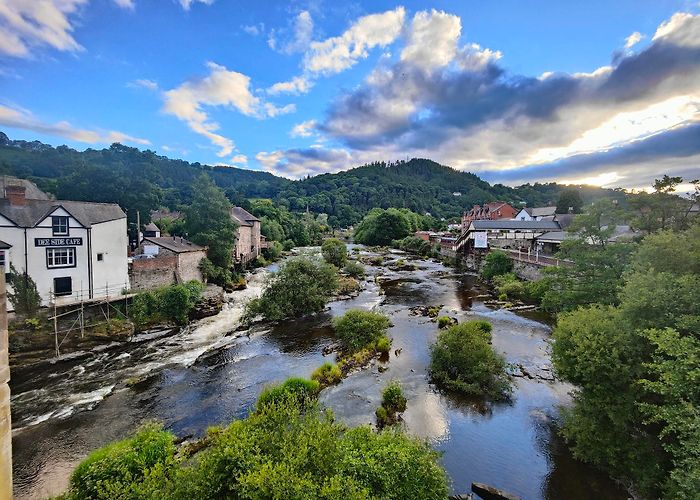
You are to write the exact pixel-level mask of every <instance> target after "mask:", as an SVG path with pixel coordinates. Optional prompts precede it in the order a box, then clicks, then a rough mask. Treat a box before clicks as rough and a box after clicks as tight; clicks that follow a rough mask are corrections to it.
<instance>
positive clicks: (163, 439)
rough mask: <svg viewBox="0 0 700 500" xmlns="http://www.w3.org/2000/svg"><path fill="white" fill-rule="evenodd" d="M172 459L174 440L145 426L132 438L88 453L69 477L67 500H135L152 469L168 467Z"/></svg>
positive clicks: (157, 426) (172, 461)
mask: <svg viewBox="0 0 700 500" xmlns="http://www.w3.org/2000/svg"><path fill="white" fill-rule="evenodd" d="M174 455H175V445H174V436H173V435H172V434H171V433H169V432H166V431H164V430H163V428H162V426H160V425H158V424H147V425H145V426H143V427H142V428H141V429H140V430H139V431H138V432H137V433H136V435H135V436H133V437H131V438H128V439H124V440H123V441H117V442H116V443H112V444H110V445H108V446H105V447H104V448H100V449H99V450H97V451H94V452H92V453H90V455H88V457H87V458H86V459H85V460H83V461H82V462H81V463H80V465H78V467H76V469H75V470H74V471H73V474H72V475H71V478H70V492H69V495H68V498H75V499H82V498H95V499H110V498H137V497H138V496H137V495H136V494H135V493H136V491H137V490H138V489H139V485H140V484H141V483H142V482H143V481H144V480H148V479H149V476H150V475H151V474H153V473H154V472H155V469H157V468H159V467H162V466H164V465H168V466H171V465H172V464H173V463H174V460H173V457H174Z"/></svg>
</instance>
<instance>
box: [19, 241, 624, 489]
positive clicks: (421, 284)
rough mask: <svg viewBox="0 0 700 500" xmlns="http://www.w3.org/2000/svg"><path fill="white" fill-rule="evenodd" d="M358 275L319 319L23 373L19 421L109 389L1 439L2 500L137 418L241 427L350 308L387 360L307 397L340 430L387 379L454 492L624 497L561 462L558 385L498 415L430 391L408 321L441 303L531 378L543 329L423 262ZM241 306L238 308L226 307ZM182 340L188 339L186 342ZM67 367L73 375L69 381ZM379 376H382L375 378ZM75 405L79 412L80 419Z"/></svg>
mask: <svg viewBox="0 0 700 500" xmlns="http://www.w3.org/2000/svg"><path fill="white" fill-rule="evenodd" d="M363 253H366V252H363ZM367 269H368V270H370V271H371V272H372V273H374V272H375V271H377V272H380V273H384V277H383V279H386V280H387V281H385V282H384V283H383V284H382V285H381V286H378V285H377V284H375V282H374V279H373V277H371V278H370V279H369V280H368V281H367V282H366V289H365V290H364V291H363V292H362V293H361V294H360V295H359V296H358V297H356V298H354V299H352V300H348V301H341V302H334V303H331V304H330V307H329V309H328V310H327V311H326V312H324V313H322V314H318V315H315V316H310V317H306V318H302V319H299V320H294V321H286V322H281V323H279V324H275V325H270V326H258V327H256V328H253V329H252V330H251V331H249V332H246V333H247V334H244V335H242V336H239V337H233V336H227V335H226V334H227V333H229V332H231V331H232V330H233V329H235V327H236V324H237V321H238V319H237V318H238V317H240V316H236V314H232V313H230V311H228V312H224V313H223V314H222V315H219V316H217V317H215V318H210V319H209V320H205V323H203V324H199V325H196V326H195V327H194V329H192V330H191V331H190V332H178V333H176V334H175V335H174V336H164V337H162V338H154V339H151V340H144V341H143V342H142V343H141V344H139V345H138V346H134V348H132V349H130V350H129V349H127V350H126V351H124V350H122V351H116V350H114V351H112V350H107V351H105V353H106V355H105V359H104V360H103V361H102V362H101V364H95V365H92V366H87V364H86V363H82V362H81V363H76V364H73V365H70V364H62V365H60V366H59V365H57V366H55V367H50V368H44V369H36V370H35V371H29V372H28V373H25V374H24V375H23V376H22V377H20V378H21V380H20V381H18V383H17V385H16V386H15V396H14V399H13V404H14V403H16V406H15V407H13V414H16V415H17V417H15V419H16V421H19V422H26V421H29V420H30V419H31V418H32V417H35V416H36V415H37V414H39V415H41V414H42V412H44V414H45V413H47V412H46V410H49V409H51V408H46V407H44V406H42V405H41V404H40V403H38V399H37V396H36V394H38V393H39V392H40V391H41V390H42V388H43V390H46V387H47V386H48V387H49V388H50V389H53V388H55V387H60V391H62V394H63V395H62V396H61V397H58V396H57V399H56V401H60V402H61V404H62V405H64V406H66V404H67V403H66V401H67V400H69V399H70V398H73V400H80V399H86V398H87V397H88V396H87V395H90V394H91V392H92V391H97V390H99V389H102V388H104V387H110V389H109V391H108V392H109V394H110V395H109V396H108V397H106V398H105V399H104V400H101V397H103V396H100V397H99V398H97V397H95V400H94V401H93V402H91V403H89V404H88V405H82V406H75V405H73V406H74V408H73V409H72V410H71V412H69V413H66V414H65V415H60V414H52V415H49V416H48V417H46V419H45V420H44V421H42V422H40V423H36V424H35V425H32V426H31V427H28V428H26V429H24V430H18V431H16V432H15V436H14V442H13V453H14V459H15V462H14V467H15V469H14V472H15V480H16V484H15V495H16V497H17V498H42V497H46V496H48V495H51V494H56V493H58V492H60V491H61V490H62V489H64V488H65V486H66V485H67V477H68V475H69V473H70V471H71V470H72V468H73V467H74V466H75V464H76V463H77V462H79V461H80V460H81V459H82V458H83V457H84V456H85V455H86V454H87V453H88V452H89V451H90V450H92V449H94V448H97V447H99V446H102V445H104V444H105V443H108V442H110V441H113V440H115V439H119V438H122V437H124V436H126V435H128V434H129V433H130V432H132V431H133V429H134V428H136V427H137V426H138V425H139V424H140V423H141V422H143V421H145V420H149V419H158V420H161V421H163V422H164V423H165V425H166V426H167V427H168V428H169V429H171V430H172V431H173V432H175V433H176V434H178V435H180V436H184V435H195V436H196V435H201V434H202V433H203V432H204V431H205V430H206V428H207V427H209V426H211V425H217V424H225V423H227V422H229V421H231V420H232V419H235V418H242V417H244V416H245V415H247V413H248V412H249V411H250V408H251V406H252V405H253V404H254V402H255V399H256V398H257V395H258V394H259V393H260V391H261V390H262V388H263V387H264V386H265V385H266V384H270V383H274V382H278V381H281V380H283V379H285V378H287V377H289V376H309V375H310V373H311V372H312V371H313V370H314V368H316V367H317V366H319V365H320V364H321V363H323V362H324V361H326V360H333V359H334V357H335V355H334V354H329V355H327V356H324V355H323V352H324V348H326V347H328V346H331V345H333V344H334V343H335V339H334V338H333V336H332V329H331V326H330V324H331V320H332V318H333V317H335V316H338V315H342V314H343V313H344V312H345V311H347V310H348V309H349V308H356V307H357V308H363V309H379V310H381V311H383V312H385V313H386V314H389V315H390V316H391V321H392V324H393V326H392V328H391V329H390V331H389V335H390V336H391V337H392V339H393V345H392V352H391V353H390V356H389V359H388V361H387V362H385V363H381V362H377V363H375V364H374V365H372V366H370V367H369V368H367V369H365V370H362V371H358V372H356V373H353V374H351V375H350V376H349V377H348V378H347V379H345V380H344V381H343V382H342V383H341V384H339V385H337V386H334V387H331V388H328V389H326V390H325V391H324V392H323V393H322V395H321V401H322V402H323V403H324V404H325V405H327V406H329V407H331V408H333V410H334V411H335V414H336V416H337V417H338V418H339V419H340V420H342V421H343V422H346V423H347V424H349V425H363V424H373V423H374V410H375V409H376V407H377V406H379V404H380V399H381V391H382V389H383V387H384V386H385V385H386V384H387V382H388V381H389V380H391V379H398V380H400V381H401V383H402V385H403V387H404V391H405V393H406V395H407V398H408V409H407V411H406V412H405V414H404V424H403V425H404V426H405V428H406V430H407V431H408V432H410V433H412V434H414V435H416V436H420V437H422V438H424V439H427V440H428V441H429V442H430V443H431V444H432V445H433V446H434V447H435V448H436V449H438V450H440V451H441V452H442V453H443V456H442V461H443V464H444V465H445V467H446V469H447V471H448V473H449V475H450V477H451V479H452V484H453V489H454V491H455V492H466V491H468V490H469V489H470V485H471V482H472V481H479V482H485V483H489V484H493V485H494V486H497V487H500V488H503V489H505V490H507V491H510V492H513V493H516V494H519V495H521V497H522V498H524V499H539V498H542V499H545V498H546V499H559V498H573V499H583V498H601V499H621V498H626V495H625V494H624V492H623V491H621V490H620V489H618V488H617V487H616V485H615V484H614V483H613V482H612V481H610V479H608V478H606V477H605V476H604V475H602V474H600V473H598V472H597V471H595V470H593V469H591V468H590V467H587V466H585V465H584V464H581V463H580V462H578V461H576V460H574V459H573V458H572V457H571V455H570V453H569V451H568V450H567V448H566V446H564V445H563V443H562V442H561V441H560V439H559V438H558V437H557V436H556V432H555V430H554V426H555V422H556V418H557V415H558V412H557V408H558V406H559V405H562V404H567V403H568V402H569V397H568V395H567V393H568V391H569V390H570V387H569V386H567V385H565V384H562V383H555V382H538V381H537V380H529V379H518V381H517V388H516V391H515V393H514V398H513V401H512V403H504V404H498V405H492V404H485V403H484V402H482V401H479V400H474V399H469V398H465V397H462V396H459V395H456V394H451V393H444V392H441V391H438V390H437V389H436V388H435V387H433V386H432V385H431V384H430V380H429V377H428V374H427V367H428V364H429V360H430V358H429V346H430V344H431V343H432V342H434V340H435V338H436V335H437V327H436V325H435V323H434V322H432V321H431V320H430V319H429V318H426V317H423V316H415V315H413V314H411V311H410V307H411V306H414V305H439V304H442V305H444V307H443V314H449V315H451V316H454V317H456V318H458V319H459V320H460V321H465V320H468V319H471V318H483V319H487V320H488V321H490V322H492V323H493V325H494V331H493V345H494V347H495V348H496V349H497V350H499V351H501V352H504V353H505V355H506V357H507V359H508V361H509V362H513V363H520V364H523V365H526V366H529V367H532V369H533V370H535V369H543V368H544V369H547V367H548V366H549V364H550V361H549V356H548V343H547V339H548V336H549V332H550V328H549V326H547V325H546V324H544V323H542V322H541V321H537V319H536V318H532V317H530V318H528V317H524V316H522V315H521V316H519V315H516V314H514V313H511V312H508V311H492V310H490V309H488V308H487V307H485V306H484V305H483V303H482V302H481V301H480V300H479V299H476V298H475V297H476V296H478V295H479V294H480V293H481V292H480V291H479V290H476V289H475V288H474V278H473V277H469V276H467V277H459V276H455V275H454V274H452V272H451V271H450V270H448V269H445V268H444V267H443V266H442V265H440V264H437V263H433V262H426V261H421V262H420V268H419V269H418V270H416V271H405V272H391V271H388V270H386V269H379V270H377V269H376V268H372V267H369V266H368V267H367ZM251 294H252V292H251ZM243 300H244V299H243V298H240V299H238V301H237V302H236V304H237V307H242V302H243ZM203 328H204V332H202V329H203ZM192 332H199V333H198V334H196V335H195V337H196V338H193V337H192V336H191V335H192ZM205 338H206V339H207V340H206V342H205V341H203V340H202V339H205ZM197 339H199V340H197ZM166 346H167V348H166ZM124 354H129V356H124ZM120 356H121V357H120ZM173 360H176V361H173ZM144 363H151V364H152V365H151V369H150V371H149V372H148V373H149V374H150V375H151V376H150V377H149V378H145V379H144V380H143V381H142V382H140V383H138V384H136V385H134V386H133V387H125V386H124V384H123V381H124V377H125V374H127V373H131V372H135V373H138V370H140V369H141V368H142V364H144ZM78 365H80V366H82V367H83V370H84V371H83V372H81V373H79V374H77V373H76V366H78ZM379 366H384V367H386V368H388V370H386V371H384V372H380V371H379V369H378V368H379ZM104 367H107V368H108V369H106V370H104V369H103V368H104ZM154 367H155V368H154ZM156 368H157V369H156ZM61 370H63V372H62V371H61ZM94 371H98V372H100V375H99V376H98V375H96V374H95V373H94ZM61 377H63V378H66V379H67V380H68V381H67V382H63V385H61V386H55V385H54V386H52V385H51V382H50V380H52V379H53V378H61ZM36 388H39V389H36ZM32 391H35V392H34V393H32ZM23 393H30V395H29V396H28V395H26V394H25V395H23ZM85 408H92V411H80V410H84V409H85ZM13 416H14V415H13ZM20 426H24V425H23V424H20Z"/></svg>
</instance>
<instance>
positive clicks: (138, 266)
mask: <svg viewBox="0 0 700 500" xmlns="http://www.w3.org/2000/svg"><path fill="white" fill-rule="evenodd" d="M206 256H207V248H206V247H202V246H199V245H196V244H194V243H192V242H191V241H188V240H186V239H185V238H180V237H179V236H158V237H149V236H146V237H144V238H143V240H142V241H141V244H140V245H139V246H138V248H137V249H136V253H135V255H134V257H133V259H132V262H131V268H130V273H129V276H130V278H131V287H132V288H133V289H136V290H146V289H149V288H156V287H159V286H165V285H172V284H175V283H185V282H187V281H190V280H197V281H204V279H203V277H202V272H201V271H200V269H199V265H200V263H201V262H202V259H204V258H205V257H206Z"/></svg>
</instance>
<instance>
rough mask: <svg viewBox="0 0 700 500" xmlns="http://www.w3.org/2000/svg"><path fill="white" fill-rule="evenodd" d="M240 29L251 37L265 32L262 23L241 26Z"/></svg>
mask: <svg viewBox="0 0 700 500" xmlns="http://www.w3.org/2000/svg"><path fill="white" fill-rule="evenodd" d="M241 29H242V30H243V31H245V32H246V33H248V34H249V35H251V36H258V35H260V34H262V33H263V32H264V31H265V25H264V24H263V23H258V24H248V25H244V26H241Z"/></svg>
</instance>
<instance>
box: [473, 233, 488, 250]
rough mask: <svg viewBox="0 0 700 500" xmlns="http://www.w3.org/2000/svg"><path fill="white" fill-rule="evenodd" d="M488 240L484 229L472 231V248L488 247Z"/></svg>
mask: <svg viewBox="0 0 700 500" xmlns="http://www.w3.org/2000/svg"><path fill="white" fill-rule="evenodd" d="M488 247H489V241H488V236H487V235H486V231H479V232H478V233H474V248H488Z"/></svg>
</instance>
